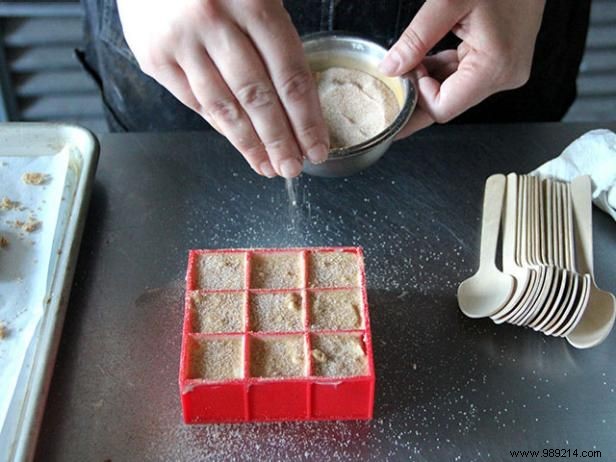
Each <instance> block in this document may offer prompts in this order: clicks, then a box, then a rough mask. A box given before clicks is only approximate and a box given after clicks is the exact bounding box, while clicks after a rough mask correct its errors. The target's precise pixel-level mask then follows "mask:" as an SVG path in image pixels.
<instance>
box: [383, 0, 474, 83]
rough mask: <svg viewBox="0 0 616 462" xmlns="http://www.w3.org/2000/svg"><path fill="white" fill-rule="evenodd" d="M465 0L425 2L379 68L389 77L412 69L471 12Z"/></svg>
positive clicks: (433, 0)
mask: <svg viewBox="0 0 616 462" xmlns="http://www.w3.org/2000/svg"><path fill="white" fill-rule="evenodd" d="M470 4H471V2H470V1H468V0H454V1H452V0H427V1H426V2H425V3H424V4H423V5H422V7H421V8H420V9H419V11H418V12H417V14H416V15H415V17H414V18H413V20H412V21H411V24H410V25H409V26H408V27H407V28H406V30H405V31H404V32H403V33H402V35H401V36H400V38H399V39H398V41H397V42H396V43H395V44H394V45H393V46H392V47H391V48H390V50H389V51H388V52H387V54H386V55H385V58H383V61H381V63H380V64H379V70H380V71H381V72H382V73H383V74H385V75H389V76H392V77H395V76H400V75H402V74H405V73H406V72H409V71H411V70H412V69H414V68H415V67H416V66H417V65H418V64H419V63H421V61H422V60H423V58H424V57H425V56H426V54H427V53H428V51H430V49H431V48H432V47H434V45H436V44H437V43H438V42H439V40H441V39H442V38H443V37H444V36H445V35H446V34H447V33H448V32H449V31H450V30H451V29H452V28H453V27H454V26H455V25H456V24H457V23H458V22H459V21H460V19H462V18H463V17H464V16H465V15H466V14H467V13H468V12H469V11H470Z"/></svg>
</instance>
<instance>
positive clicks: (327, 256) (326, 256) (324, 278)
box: [308, 251, 361, 287]
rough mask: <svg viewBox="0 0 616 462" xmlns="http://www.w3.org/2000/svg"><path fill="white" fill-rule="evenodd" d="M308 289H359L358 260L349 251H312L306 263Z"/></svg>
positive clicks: (353, 253) (354, 254)
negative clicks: (308, 269)
mask: <svg viewBox="0 0 616 462" xmlns="http://www.w3.org/2000/svg"><path fill="white" fill-rule="evenodd" d="M308 265H309V268H310V271H309V286H310V287H359V286H360V285H361V273H360V267H359V258H358V256H357V254H356V253H355V252H349V251H313V252H310V254H309V262H308Z"/></svg>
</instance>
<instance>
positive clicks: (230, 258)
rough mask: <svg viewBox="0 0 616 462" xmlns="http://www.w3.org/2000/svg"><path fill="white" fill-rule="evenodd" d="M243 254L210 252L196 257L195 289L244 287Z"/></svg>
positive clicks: (244, 255)
mask: <svg viewBox="0 0 616 462" xmlns="http://www.w3.org/2000/svg"><path fill="white" fill-rule="evenodd" d="M245 261H246V253H245V252H229V253H224V252H211V253H204V254H201V255H198V256H197V289H210V290H211V289H228V290H237V289H243V288H244V287H245V279H246V278H245V271H246V270H245V268H246V263H245Z"/></svg>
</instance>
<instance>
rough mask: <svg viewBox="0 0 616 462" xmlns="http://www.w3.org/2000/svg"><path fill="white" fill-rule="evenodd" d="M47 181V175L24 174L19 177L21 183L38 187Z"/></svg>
mask: <svg viewBox="0 0 616 462" xmlns="http://www.w3.org/2000/svg"><path fill="white" fill-rule="evenodd" d="M48 179H49V175H47V174H45V173H39V172H26V173H24V174H23V175H22V176H21V181H23V182H24V183H25V184H29V185H34V186H38V185H41V184H44V183H46V182H47V180H48Z"/></svg>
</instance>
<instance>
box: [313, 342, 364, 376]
mask: <svg viewBox="0 0 616 462" xmlns="http://www.w3.org/2000/svg"><path fill="white" fill-rule="evenodd" d="M311 341H312V350H311V352H310V353H311V356H312V367H313V373H314V375H316V376H321V377H356V376H365V375H368V356H367V355H366V351H365V347H364V343H363V340H362V336H361V334H314V335H313V336H312V340H311Z"/></svg>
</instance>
